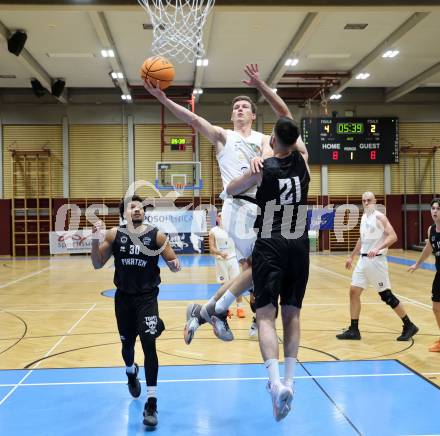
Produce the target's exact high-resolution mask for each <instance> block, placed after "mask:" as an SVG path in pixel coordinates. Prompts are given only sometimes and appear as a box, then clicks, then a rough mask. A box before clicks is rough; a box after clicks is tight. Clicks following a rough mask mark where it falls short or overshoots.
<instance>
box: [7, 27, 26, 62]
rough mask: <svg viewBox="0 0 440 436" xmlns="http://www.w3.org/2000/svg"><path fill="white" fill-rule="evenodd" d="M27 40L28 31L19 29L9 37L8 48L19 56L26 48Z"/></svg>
mask: <svg viewBox="0 0 440 436" xmlns="http://www.w3.org/2000/svg"><path fill="white" fill-rule="evenodd" d="M26 40H27V35H26V32H23V31H22V30H17V31H16V32H14V33H13V34H12V35H11V36H10V37H9V38H8V50H9V52H10V53H12V54H15V56H19V55H20V53H21V51H22V50H23V48H24V45H25V43H26Z"/></svg>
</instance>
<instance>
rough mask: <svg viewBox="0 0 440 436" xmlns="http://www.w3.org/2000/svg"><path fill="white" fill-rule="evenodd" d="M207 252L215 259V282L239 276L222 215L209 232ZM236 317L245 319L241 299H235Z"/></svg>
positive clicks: (223, 281) (234, 253) (218, 215)
mask: <svg viewBox="0 0 440 436" xmlns="http://www.w3.org/2000/svg"><path fill="white" fill-rule="evenodd" d="M209 252H210V253H211V254H212V255H213V256H214V257H215V269H216V276H217V282H218V283H220V284H223V283H225V282H229V281H230V280H233V279H235V277H237V276H238V275H239V274H240V265H239V263H238V260H237V254H236V252H235V244H234V240H233V239H232V238H231V237H230V236H229V235H228V234H227V233H226V231H225V229H224V228H223V226H222V214H221V212H219V213H218V214H217V225H216V226H214V227H212V228H211V230H210V231H209ZM237 316H238V318H245V317H246V315H245V312H244V309H243V297H237Z"/></svg>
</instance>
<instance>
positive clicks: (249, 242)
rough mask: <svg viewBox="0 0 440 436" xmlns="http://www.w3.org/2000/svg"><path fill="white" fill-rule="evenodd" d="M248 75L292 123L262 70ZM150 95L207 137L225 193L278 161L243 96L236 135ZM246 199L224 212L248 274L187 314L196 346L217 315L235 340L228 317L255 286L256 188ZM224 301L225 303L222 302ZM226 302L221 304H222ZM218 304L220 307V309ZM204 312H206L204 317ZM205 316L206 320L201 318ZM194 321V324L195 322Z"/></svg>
mask: <svg viewBox="0 0 440 436" xmlns="http://www.w3.org/2000/svg"><path fill="white" fill-rule="evenodd" d="M245 73H246V74H247V76H248V77H249V80H245V81H244V83H245V84H246V85H248V86H251V87H256V88H257V89H258V91H259V92H260V93H261V94H262V95H263V96H264V97H265V98H266V100H267V101H268V102H269V104H270V105H271V107H272V109H273V110H274V112H275V113H276V115H277V116H278V117H283V116H288V117H291V114H290V111H289V109H288V108H287V106H286V104H285V103H284V101H283V100H282V99H281V98H280V97H279V96H278V95H277V94H276V93H275V92H274V91H272V89H271V88H270V87H269V86H267V84H266V83H265V82H264V81H263V80H261V79H260V77H259V72H258V67H257V65H247V66H246V68H245ZM144 86H145V89H146V90H147V91H148V92H149V93H150V94H152V95H153V96H154V97H156V98H157V99H158V100H159V101H160V102H161V103H162V104H163V105H164V106H165V107H166V108H167V109H169V110H170V112H172V113H173V114H174V115H175V116H176V117H177V118H179V119H180V120H182V121H183V122H185V123H187V124H190V125H191V126H192V127H193V128H194V129H195V130H197V131H198V132H200V133H202V135H204V136H205V137H206V138H207V139H208V140H209V141H210V142H211V143H212V144H213V145H214V146H215V149H216V156H217V160H218V163H219V169H220V173H221V176H222V182H223V188H224V191H226V187H227V184H228V183H229V182H230V181H231V180H232V179H234V178H235V177H239V176H241V175H242V173H243V172H245V171H246V170H247V169H249V168H250V166H251V161H252V159H253V158H259V157H260V158H264V157H270V156H272V154H273V152H272V149H271V147H270V144H269V136H267V135H262V134H261V133H258V132H255V131H253V130H252V123H253V121H254V120H255V118H256V106H255V104H254V103H253V102H252V100H251V99H250V98H249V97H247V96H238V97H236V98H235V99H234V100H233V102H232V114H231V121H232V123H233V126H234V129H233V130H226V129H223V128H222V127H219V126H214V125H212V124H211V123H209V122H208V121H207V120H205V119H204V118H202V117H200V116H198V115H196V114H195V113H193V112H191V111H189V110H188V109H186V108H184V107H183V106H181V105H179V104H177V103H174V102H173V101H172V100H170V99H168V98H167V96H166V95H165V93H164V92H163V91H161V90H160V89H159V87H158V86H157V87H153V86H151V84H149V83H145V84H144ZM245 194H246V195H243V196H239V197H240V198H229V199H225V203H224V206H223V220H224V226H225V229H226V231H227V232H228V233H229V234H230V236H231V237H232V238H233V239H234V242H235V245H236V248H237V259H238V260H239V261H240V262H241V264H242V267H243V272H242V273H241V274H240V275H239V276H238V277H237V278H236V279H235V280H234V281H232V282H228V283H225V284H224V285H223V286H222V287H220V289H219V290H218V291H217V292H216V294H215V295H214V296H213V297H212V298H211V299H210V300H209V301H208V303H207V304H206V305H204V306H203V308H202V307H200V305H190V306H188V309H187V319H188V322H187V325H186V326H185V332H184V338H185V342H186V343H188V344H189V343H190V342H191V340H192V337H193V335H194V332H195V330H196V329H197V328H198V326H199V325H200V324H202V323H204V322H210V323H212V318H211V316H212V315H216V314H218V315H220V314H222V316H221V317H220V318H215V321H214V331H215V332H216V334H217V335H218V336H219V335H220V336H222V334H223V333H224V335H223V336H222V337H221V339H224V340H232V339H233V335H232V333H231V331H230V329H229V327H228V325H227V321H226V317H225V316H224V314H225V313H226V312H227V308H228V307H229V305H230V304H232V302H233V301H234V300H235V298H236V297H237V296H238V295H241V294H242V293H243V292H244V291H246V290H247V289H250V288H251V286H252V271H251V268H250V260H249V256H250V255H251V253H252V249H253V245H254V243H255V239H256V237H255V233H254V231H253V230H252V228H253V224H254V221H255V218H256V216H257V207H256V205H255V204H253V199H254V198H255V189H254V192H252V188H251V190H250V191H249V192H247V193H245ZM221 297H224V298H223V299H221ZM220 299H221V301H220ZM217 304H218V307H217ZM201 311H202V312H201ZM201 313H202V315H200V314H201ZM193 321H194V322H193ZM191 322H193V323H192V326H191V328H189V329H188V325H189V324H191ZM215 323H218V324H219V325H220V326H222V327H224V328H223V330H222V332H223V333H221V334H219V333H218V330H216V329H215V325H216V324H215Z"/></svg>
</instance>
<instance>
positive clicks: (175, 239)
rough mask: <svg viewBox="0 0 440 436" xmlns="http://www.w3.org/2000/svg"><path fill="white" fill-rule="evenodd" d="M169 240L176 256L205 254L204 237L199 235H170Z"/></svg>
mask: <svg viewBox="0 0 440 436" xmlns="http://www.w3.org/2000/svg"><path fill="white" fill-rule="evenodd" d="M168 238H169V240H170V245H171V248H172V249H173V250H174V251H175V253H176V254H194V253H199V254H201V253H203V252H204V243H203V237H202V236H200V235H199V234H197V233H168Z"/></svg>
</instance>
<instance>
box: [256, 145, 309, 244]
mask: <svg viewBox="0 0 440 436" xmlns="http://www.w3.org/2000/svg"><path fill="white" fill-rule="evenodd" d="M309 182H310V175H309V171H308V170H307V165H306V162H305V161H304V158H303V157H302V155H301V153H299V152H298V151H294V152H293V153H292V154H290V155H289V156H287V157H285V158H283V159H279V158H277V157H271V158H269V159H266V160H265V161H264V167H263V178H262V181H261V185H260V186H259V188H258V190H257V195H256V201H257V204H258V206H259V208H260V210H259V215H258V217H257V219H256V220H255V228H256V229H257V231H258V236H259V237H261V238H270V237H271V235H272V234H283V235H285V236H287V235H288V234H289V233H290V234H292V235H293V234H295V236H294V237H295V238H299V237H301V236H303V235H304V233H305V232H306V220H307V194H308V192H309ZM295 230H296V231H295Z"/></svg>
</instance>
